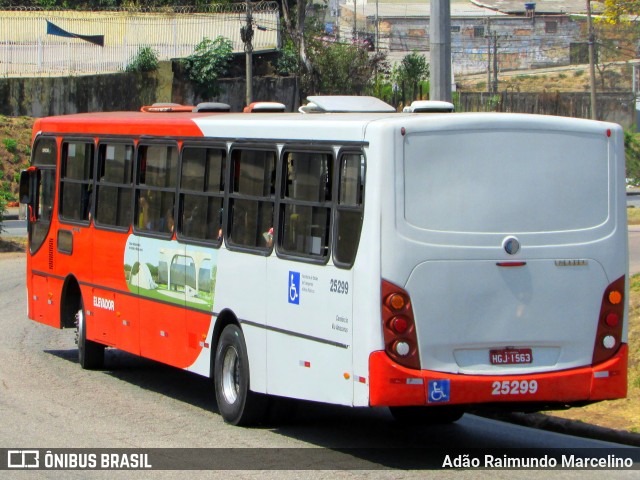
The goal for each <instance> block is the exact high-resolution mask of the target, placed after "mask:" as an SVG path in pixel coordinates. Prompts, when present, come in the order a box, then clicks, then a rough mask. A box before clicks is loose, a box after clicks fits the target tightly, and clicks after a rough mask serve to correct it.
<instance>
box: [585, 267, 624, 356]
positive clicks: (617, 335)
mask: <svg viewBox="0 0 640 480" xmlns="http://www.w3.org/2000/svg"><path fill="white" fill-rule="evenodd" d="M624 288H625V277H624V276H622V277H620V278H619V279H618V280H616V281H615V282H613V283H612V284H611V285H609V286H608V287H607V289H606V290H605V292H604V295H603V296H602V304H601V307H600V317H599V319H598V330H597V333H596V341H595V345H594V347H593V358H592V360H591V363H592V365H596V364H598V363H601V362H603V361H605V360H607V359H609V358H611V357H612V356H613V355H614V354H615V353H616V351H617V350H618V348H619V347H620V343H621V340H622V321H621V319H622V318H623V316H624Z"/></svg>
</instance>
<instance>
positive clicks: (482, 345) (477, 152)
mask: <svg viewBox="0 0 640 480" xmlns="http://www.w3.org/2000/svg"><path fill="white" fill-rule="evenodd" d="M477 120H478V118H477V117H474V116H461V117H458V118H456V119H455V124H454V122H451V121H448V120H446V121H442V122H435V121H433V122H431V124H430V123H429V122H424V124H422V125H419V126H418V125H408V126H407V127H406V133H405V135H404V142H403V145H402V147H401V148H402V154H398V155H396V156H395V158H396V159H397V160H396V164H395V166H394V167H393V169H394V171H393V174H394V175H395V178H396V182H395V187H396V191H395V193H394V195H393V196H394V197H395V205H394V207H393V208H389V207H387V208H386V210H385V208H384V207H383V217H382V218H383V223H385V225H389V224H388V223H386V220H387V219H389V223H390V222H391V220H390V219H395V220H394V222H395V224H396V227H397V228H384V227H383V239H382V242H383V250H382V262H383V267H382V278H384V279H386V280H388V281H390V282H392V283H395V284H396V285H398V286H400V287H402V288H404V289H406V291H407V293H408V295H409V296H410V298H411V301H412V305H413V308H414V313H415V316H416V324H417V325H416V330H417V335H418V344H419V352H420V362H421V368H422V369H423V373H424V374H425V375H428V372H432V373H433V372H435V373H436V374H442V375H445V374H465V375H528V374H541V375H544V373H543V372H549V373H550V372H554V371H559V370H563V371H566V372H567V373H566V377H565V380H566V379H567V378H569V377H571V375H572V374H571V372H572V370H570V369H578V368H580V367H585V366H589V365H590V364H591V359H592V355H593V348H594V346H593V339H594V337H595V334H596V327H597V326H598V322H599V321H600V319H599V313H600V307H601V302H602V299H603V294H604V291H605V289H606V288H607V286H608V285H609V284H610V283H612V282H613V281H614V280H616V279H618V278H620V277H624V276H625V275H626V274H627V249H626V245H627V243H626V242H627V237H626V217H625V208H624V195H623V194H622V192H623V191H624V186H623V185H624V183H623V180H622V178H623V177H622V175H623V174H622V172H624V151H623V148H622V131H621V129H620V127H619V126H616V125H613V124H604V123H594V122H587V121H581V120H570V119H557V118H547V117H534V116H526V115H509V116H502V117H500V116H489V117H487V118H484V119H483V120H486V123H485V124H484V125H483V126H482V127H481V126H480V124H479V123H478V122H477ZM447 139H450V140H447ZM454 139H455V140H454ZM389 226H390V225H389ZM511 238H515V239H516V240H517V242H518V245H519V248H518V249H517V250H516V251H514V252H508V251H507V248H506V245H507V242H508V240H509V239H511ZM626 288H627V289H628V285H627V287H626ZM626 316H627V313H626V310H625V314H624V319H620V321H623V322H624V324H625V328H624V330H623V334H622V337H621V338H620V339H618V340H617V342H618V343H617V344H616V346H615V348H614V349H613V351H614V352H615V351H616V350H617V349H618V348H620V345H622V347H624V344H625V342H626ZM506 349H522V350H521V351H522V352H524V353H526V354H527V355H530V356H532V358H529V357H526V362H520V360H516V359H515V357H513V358H510V360H509V361H508V363H509V364H506V365H505V364H500V363H499V360H498V361H494V362H493V363H492V359H491V352H492V351H494V353H495V352H501V351H503V350H506ZM612 353H613V352H612ZM523 358H525V357H523ZM494 360H495V359H494ZM621 362H622V360H621ZM622 364H624V362H623V363H622ZM621 370H622V369H621ZM575 372H576V375H577V376H578V377H579V375H580V374H579V373H578V370H575ZM416 373H417V375H418V376H420V375H422V374H420V373H419V372H416ZM452 378H453V377H452ZM507 378H508V377H507ZM425 381H426V380H425ZM590 382H591V376H589V375H587V376H585V377H584V379H583V381H581V382H579V383H580V384H581V385H582V386H581V387H580V388H582V390H583V391H584V392H587V391H588V388H589V385H590ZM614 391H618V392H619V391H620V388H616V389H614ZM587 397H588V395H587V396H582V397H581V395H580V394H577V396H576V398H574V400H577V399H578V398H587ZM536 398H537V397H536ZM483 401H489V400H487V399H485V400H483Z"/></svg>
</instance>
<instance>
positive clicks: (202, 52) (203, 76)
mask: <svg viewBox="0 0 640 480" xmlns="http://www.w3.org/2000/svg"><path fill="white" fill-rule="evenodd" d="M232 57H233V45H232V43H231V40H229V39H228V38H225V37H220V36H219V37H217V38H216V39H215V40H211V39H209V38H206V37H205V38H203V39H202V41H201V42H200V43H199V44H198V45H196V48H195V51H194V52H193V54H191V55H189V56H188V57H187V58H185V59H184V60H183V61H182V65H183V66H184V69H185V71H186V73H187V77H188V78H189V80H191V81H192V82H193V83H195V84H196V86H197V87H198V89H199V90H200V93H202V94H204V95H211V96H216V95H218V94H219V93H220V87H219V85H218V79H219V78H221V77H222V76H223V75H224V74H225V73H226V72H227V70H228V69H229V63H230V62H231V58H232Z"/></svg>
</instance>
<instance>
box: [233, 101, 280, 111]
mask: <svg viewBox="0 0 640 480" xmlns="http://www.w3.org/2000/svg"><path fill="white" fill-rule="evenodd" d="M286 109H287V107H286V106H285V105H284V104H283V103H278V102H253V103H250V104H249V105H247V106H246V107H244V110H243V112H244V113H273V112H284V111H285V110H286Z"/></svg>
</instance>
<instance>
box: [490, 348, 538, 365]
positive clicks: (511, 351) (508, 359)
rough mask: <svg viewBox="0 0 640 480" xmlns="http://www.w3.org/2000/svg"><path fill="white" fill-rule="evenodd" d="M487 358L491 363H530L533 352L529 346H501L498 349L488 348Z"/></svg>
mask: <svg viewBox="0 0 640 480" xmlns="http://www.w3.org/2000/svg"><path fill="white" fill-rule="evenodd" d="M489 360H490V361H491V365H514V364H521V363H531V362H532V361H533V354H532V353H531V349H530V348H503V349H500V350H489Z"/></svg>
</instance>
